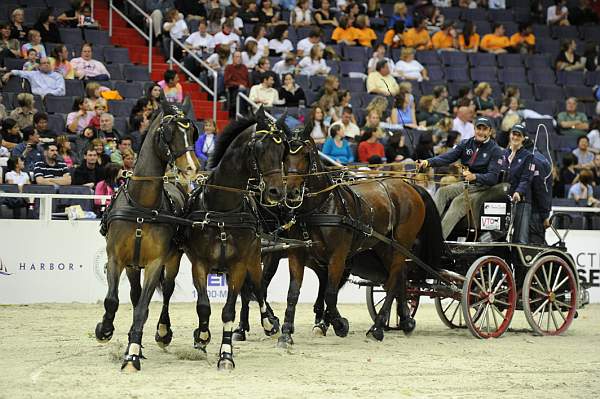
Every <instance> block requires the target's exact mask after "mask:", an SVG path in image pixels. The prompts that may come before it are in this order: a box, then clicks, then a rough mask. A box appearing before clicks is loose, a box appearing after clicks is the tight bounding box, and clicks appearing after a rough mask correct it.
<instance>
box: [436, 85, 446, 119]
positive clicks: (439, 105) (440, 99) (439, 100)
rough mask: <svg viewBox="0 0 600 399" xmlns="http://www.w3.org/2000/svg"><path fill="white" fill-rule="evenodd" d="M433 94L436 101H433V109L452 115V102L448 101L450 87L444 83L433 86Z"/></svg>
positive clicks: (439, 112)
mask: <svg viewBox="0 0 600 399" xmlns="http://www.w3.org/2000/svg"><path fill="white" fill-rule="evenodd" d="M433 96H434V97H435V101H434V103H433V111H434V112H436V113H438V114H442V115H446V116H449V115H450V104H449V103H448V88H447V87H446V86H443V85H438V86H435V87H434V88H433Z"/></svg>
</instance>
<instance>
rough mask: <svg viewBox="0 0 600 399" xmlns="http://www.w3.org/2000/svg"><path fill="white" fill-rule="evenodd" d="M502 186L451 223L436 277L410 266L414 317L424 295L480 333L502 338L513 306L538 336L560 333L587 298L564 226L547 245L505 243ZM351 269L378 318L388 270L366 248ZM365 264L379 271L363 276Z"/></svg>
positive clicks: (394, 321)
mask: <svg viewBox="0 0 600 399" xmlns="http://www.w3.org/2000/svg"><path fill="white" fill-rule="evenodd" d="M505 190H506V187H505V186H504V185H502V184H500V185H497V186H495V187H493V188H492V189H491V190H490V193H489V195H487V197H486V198H484V199H483V200H482V202H481V204H479V205H480V206H478V207H477V210H478V212H477V213H476V214H475V215H473V216H472V220H471V221H470V223H469V221H467V220H466V219H467V217H466V218H465V220H463V221H462V222H461V223H459V224H458V225H457V226H456V228H455V229H454V231H453V233H452V235H451V236H450V238H451V239H452V240H451V241H446V245H447V247H448V250H449V253H450V254H451V256H446V257H445V258H444V259H443V263H442V267H441V269H439V270H438V271H437V272H438V276H437V277H436V276H431V275H427V274H425V273H423V271H422V269H420V268H418V267H412V268H411V271H410V272H409V273H410V274H409V284H408V287H407V291H408V300H409V307H410V312H411V314H412V315H413V316H414V315H415V314H416V312H417V309H418V307H419V303H420V299H421V297H428V298H431V299H433V300H434V303H435V308H436V311H437V314H438V316H439V318H440V319H441V321H442V322H443V323H444V324H445V325H446V326H447V327H449V328H468V329H469V330H470V332H471V333H472V334H473V335H474V336H475V337H477V338H496V337H500V336H501V335H502V334H503V333H504V332H505V331H506V330H507V329H508V328H509V326H510V323H511V320H512V317H513V315H514V313H515V311H518V310H521V311H523V312H524V314H525V318H526V319H527V322H528V323H529V325H530V327H531V329H532V330H533V332H534V333H535V334H537V335H559V334H561V333H563V332H565V331H566V330H567V329H568V328H569V326H570V324H571V323H572V321H573V319H575V318H576V317H577V309H578V308H581V307H583V306H584V305H585V304H587V303H588V302H589V298H588V294H587V291H586V289H585V284H582V283H580V281H579V278H578V273H577V268H576V263H575V261H574V259H573V258H572V257H571V255H570V254H569V253H568V252H567V251H566V247H565V242H564V238H565V237H566V235H567V234H568V231H567V232H565V233H564V235H563V236H561V235H560V233H559V232H558V231H557V230H556V229H555V228H554V226H552V231H553V232H554V234H555V235H556V238H557V239H558V241H557V242H556V243H554V244H553V245H550V246H540V245H523V244H514V243H510V242H508V241H507V237H508V236H509V233H510V229H511V203H510V198H509V197H508V196H507V195H506V193H505ZM474 218H477V219H475V220H479V223H478V225H477V226H476V225H475V224H474V223H473V221H474V220H473V219H474ZM351 267H352V270H353V273H356V274H357V275H358V276H361V274H362V277H365V278H361V279H352V280H351V281H352V282H354V283H356V284H358V285H361V286H366V300H367V307H368V311H369V314H370V315H371V317H372V318H373V320H375V317H376V316H377V313H378V310H379V307H380V305H381V303H382V302H383V300H384V298H385V295H386V294H385V290H383V288H382V285H383V282H384V281H385V272H384V271H383V270H382V268H381V266H380V265H378V264H377V259H376V258H375V257H373V256H372V254H369V253H364V254H362V255H361V256H359V257H357V258H354V259H353V264H352V266H351ZM366 270H376V272H369V273H366V274H365V271H366ZM396 308H397V304H396ZM399 314H400V312H398V311H396V312H395V314H393V315H392V316H390V318H389V319H388V323H387V328H389V329H398V327H399Z"/></svg>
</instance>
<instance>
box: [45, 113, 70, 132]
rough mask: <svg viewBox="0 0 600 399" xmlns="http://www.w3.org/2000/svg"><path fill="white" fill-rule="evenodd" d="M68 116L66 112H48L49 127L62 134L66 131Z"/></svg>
mask: <svg viewBox="0 0 600 399" xmlns="http://www.w3.org/2000/svg"><path fill="white" fill-rule="evenodd" d="M65 125H66V118H65V115H64V114H48V129H50V130H52V131H53V132H55V133H57V134H60V133H63V132H64V131H65Z"/></svg>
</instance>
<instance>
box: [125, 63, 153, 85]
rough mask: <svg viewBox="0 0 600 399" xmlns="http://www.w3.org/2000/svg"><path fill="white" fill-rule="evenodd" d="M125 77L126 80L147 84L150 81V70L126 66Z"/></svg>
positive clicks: (142, 67)
mask: <svg viewBox="0 0 600 399" xmlns="http://www.w3.org/2000/svg"><path fill="white" fill-rule="evenodd" d="M123 75H124V76H125V80H130V81H141V82H145V81H148V80H150V75H149V74H148V68H147V67H145V66H136V65H124V66H123Z"/></svg>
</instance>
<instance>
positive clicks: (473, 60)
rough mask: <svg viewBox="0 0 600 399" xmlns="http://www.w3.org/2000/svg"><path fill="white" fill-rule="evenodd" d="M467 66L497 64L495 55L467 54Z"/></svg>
mask: <svg viewBox="0 0 600 399" xmlns="http://www.w3.org/2000/svg"><path fill="white" fill-rule="evenodd" d="M469 64H471V66H472V67H484V66H493V67H495V66H496V64H497V61H496V54H490V53H469Z"/></svg>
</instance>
